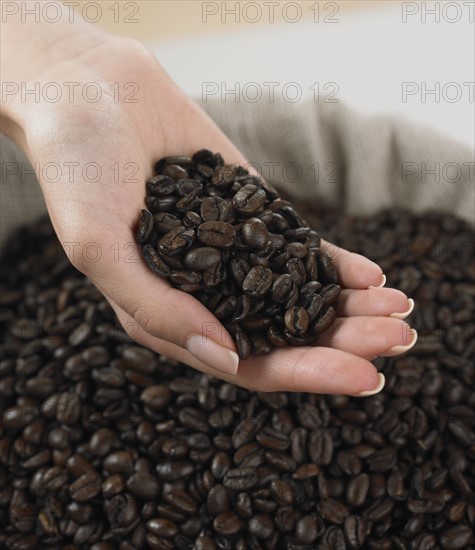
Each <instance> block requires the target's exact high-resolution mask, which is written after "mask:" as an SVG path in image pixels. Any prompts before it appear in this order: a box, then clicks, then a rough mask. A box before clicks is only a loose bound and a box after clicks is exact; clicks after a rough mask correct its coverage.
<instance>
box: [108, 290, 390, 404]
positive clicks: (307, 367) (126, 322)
mask: <svg viewBox="0 0 475 550" xmlns="http://www.w3.org/2000/svg"><path fill="white" fill-rule="evenodd" d="M108 300H109V302H110V304H111V306H112V307H113V309H114V311H115V312H116V314H117V316H118V318H119V321H120V322H121V324H122V326H123V327H124V328H125V330H127V331H128V333H129V335H130V336H131V337H132V338H133V339H134V340H136V341H137V342H138V343H140V344H142V345H144V346H146V347H148V348H150V349H153V350H154V351H157V352H159V353H161V354H163V355H165V356H166V357H171V358H173V359H176V360H178V361H181V362H182V363H185V364H187V365H190V366H192V367H194V368H195V369H198V370H200V371H201V372H203V373H205V374H209V375H211V376H216V377H218V378H220V379H221V380H225V381H226V382H230V383H233V384H237V385H239V386H242V387H244V388H247V389H249V390H254V391H305V392H312V393H325V394H347V395H353V396H359V397H363V396H366V395H373V394H374V393H378V392H379V391H381V389H382V387H383V386H384V377H383V376H382V375H379V374H378V372H377V371H376V368H375V367H374V365H372V364H371V363H370V362H369V361H367V360H365V359H362V358H361V357H355V356H353V355H350V354H348V353H345V352H342V351H338V350H335V349H331V348H322V347H315V348H287V349H280V350H274V351H273V352H272V353H270V354H269V355H266V356H253V357H250V358H249V359H246V360H245V361H241V362H240V364H239V370H238V372H237V374H235V375H232V374H226V373H222V372H219V371H216V370H215V369H213V368H211V367H209V366H208V365H205V364H204V363H202V362H201V361H198V360H197V359H196V358H195V357H194V356H193V355H191V354H190V353H188V352H187V351H186V350H185V349H183V348H180V347H178V346H176V345H175V344H171V343H170V342H165V341H164V340H160V339H159V338H155V337H153V336H151V335H150V334H148V333H146V332H145V331H144V330H143V329H142V328H141V327H140V326H138V325H137V323H136V322H134V321H133V319H132V318H131V317H130V316H129V315H128V314H127V313H126V312H125V311H124V310H122V309H121V308H120V307H119V306H118V305H117V304H115V303H114V302H113V300H111V299H110V298H108Z"/></svg>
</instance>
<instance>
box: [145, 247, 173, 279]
mask: <svg viewBox="0 0 475 550" xmlns="http://www.w3.org/2000/svg"><path fill="white" fill-rule="evenodd" d="M142 254H143V257H144V259H145V261H146V262H147V265H148V266H149V267H150V269H151V270H152V271H154V272H155V273H156V274H157V275H160V276H161V277H167V276H168V275H169V274H170V271H171V270H170V268H169V267H168V265H167V264H166V263H165V262H164V261H163V260H162V258H161V257H160V255H159V254H158V253H157V251H156V250H155V249H154V248H153V246H152V245H150V244H146V245H145V246H144V247H143V249H142Z"/></svg>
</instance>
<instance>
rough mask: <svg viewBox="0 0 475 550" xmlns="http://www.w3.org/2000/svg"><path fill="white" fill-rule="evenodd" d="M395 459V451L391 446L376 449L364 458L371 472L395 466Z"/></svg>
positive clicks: (382, 470) (384, 470)
mask: <svg viewBox="0 0 475 550" xmlns="http://www.w3.org/2000/svg"><path fill="white" fill-rule="evenodd" d="M396 461H397V452H396V449H393V448H392V447H386V448H384V449H381V450H379V451H376V452H374V453H373V454H372V455H371V456H369V457H368V458H367V459H366V463H367V464H368V467H369V469H370V471H371V472H387V471H388V470H391V469H392V468H393V467H394V466H395V464H396Z"/></svg>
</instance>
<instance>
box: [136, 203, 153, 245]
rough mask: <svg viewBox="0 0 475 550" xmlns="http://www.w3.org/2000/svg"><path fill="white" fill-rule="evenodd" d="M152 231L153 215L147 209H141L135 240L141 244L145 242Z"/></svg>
mask: <svg viewBox="0 0 475 550" xmlns="http://www.w3.org/2000/svg"><path fill="white" fill-rule="evenodd" d="M152 231H153V216H152V214H151V213H150V212H149V211H148V210H142V215H141V217H140V223H139V228H138V230H137V237H136V238H137V242H138V243H139V244H143V243H145V242H147V240H148V239H149V237H150V235H151V234H152Z"/></svg>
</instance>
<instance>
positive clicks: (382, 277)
mask: <svg viewBox="0 0 475 550" xmlns="http://www.w3.org/2000/svg"><path fill="white" fill-rule="evenodd" d="M385 284H386V275H385V274H384V273H381V282H380V283H379V285H377V286H369V287H368V288H383V286H384V285H385Z"/></svg>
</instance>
